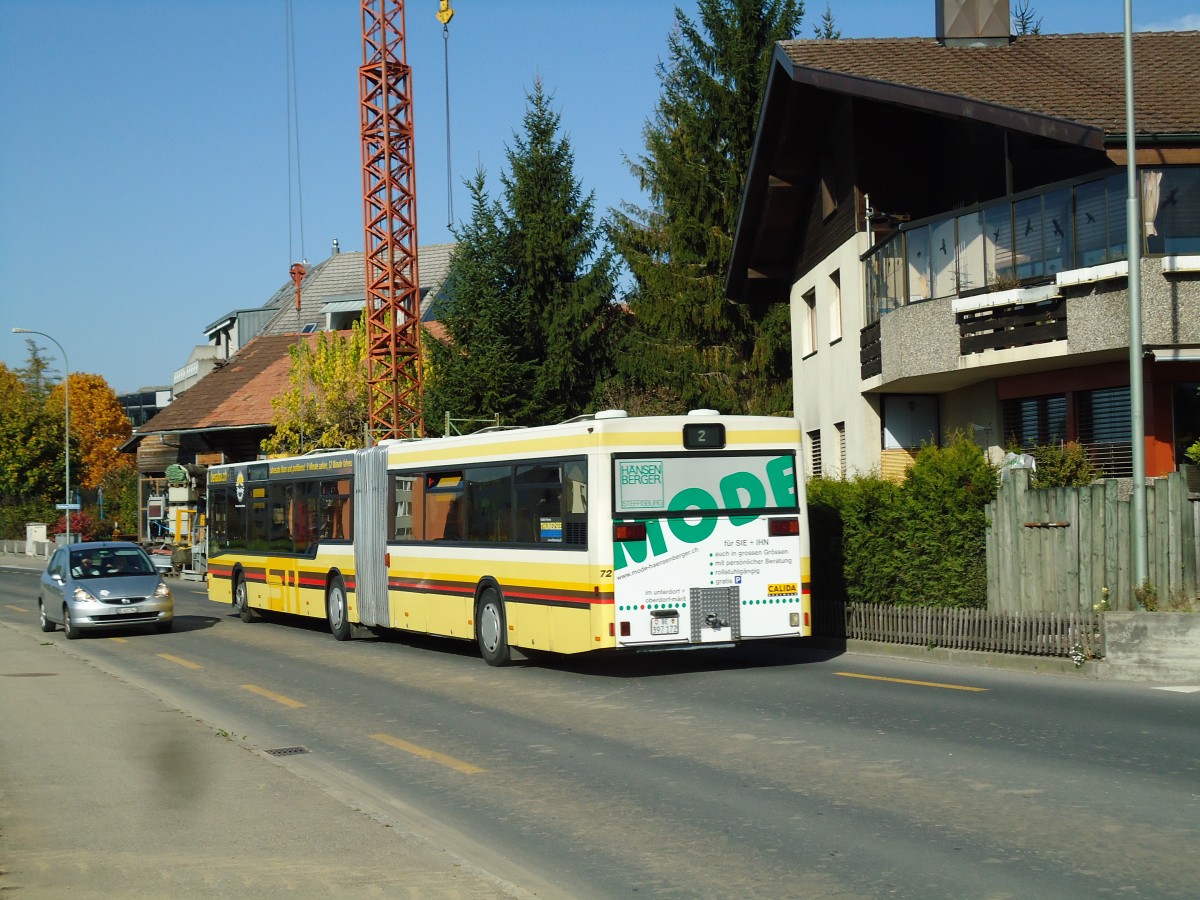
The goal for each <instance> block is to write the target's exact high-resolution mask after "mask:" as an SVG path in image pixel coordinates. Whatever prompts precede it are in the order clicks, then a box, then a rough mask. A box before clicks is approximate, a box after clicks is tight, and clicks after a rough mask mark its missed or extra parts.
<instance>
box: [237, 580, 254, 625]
mask: <svg viewBox="0 0 1200 900" xmlns="http://www.w3.org/2000/svg"><path fill="white" fill-rule="evenodd" d="M234 579H235V580H234V582H233V605H234V606H236V607H237V611H238V616H239V617H240V618H241V620H242V621H243V622H253V621H254V620H255V619H257V618H258V615H257V614H256V613H255V612H254V610H253V609H251V608H250V592H249V591H247V590H246V579H245V578H243V577H242V576H241V575H235V576H234Z"/></svg>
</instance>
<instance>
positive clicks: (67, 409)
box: [13, 328, 71, 544]
mask: <svg viewBox="0 0 1200 900" xmlns="http://www.w3.org/2000/svg"><path fill="white" fill-rule="evenodd" d="M13 334H40V335H41V336H42V337H44V338H46V340H48V341H53V342H54V346H56V347H57V348H58V352H59V353H61V354H62V357H63V370H64V371H63V429H64V433H63V459H64V469H65V471H66V475H65V477H64V478H63V482H64V490H65V493H66V497H64V498H63V499H64V503H65V509H63V519H65V520H66V523H67V532H66V533H67V543H68V544H70V543H71V364H70V363H69V362H67V351H66V350H64V349H63V345H62V344H60V343H59V342H58V341H56V340H54V338H52V337H50V335H48V334H46V332H44V331H31V330H30V329H28V328H14V329H13Z"/></svg>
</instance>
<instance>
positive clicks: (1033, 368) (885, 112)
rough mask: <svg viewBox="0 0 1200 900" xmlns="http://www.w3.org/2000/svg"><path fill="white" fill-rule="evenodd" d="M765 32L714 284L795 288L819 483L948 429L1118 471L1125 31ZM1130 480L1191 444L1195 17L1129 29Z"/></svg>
mask: <svg viewBox="0 0 1200 900" xmlns="http://www.w3.org/2000/svg"><path fill="white" fill-rule="evenodd" d="M935 18H936V21H937V30H938V35H937V38H936V40H934V39H925V38H912V39H865V40H832V41H830V40H800V41H786V42H780V43H779V44H778V45H777V47H776V51H775V56H774V60H773V62H772V65H771V71H770V76H769V81H768V85H767V91H766V96H765V100H764V105H763V110H762V115H761V118H760V124H759V131H758V134H757V137H756V141H755V147H754V152H753V157H752V161H751V168H750V171H749V173H748V177H747V185H746V189H745V193H744V196H743V200H742V209H741V214H740V219H739V222H738V227H737V232H736V235H735V239H734V247H733V253H732V260H731V265H730V268H729V272H728V275H727V280H726V293H727V295H728V296H729V297H730V298H731V299H734V300H737V301H740V302H744V303H750V304H764V303H770V302H781V301H784V300H786V301H788V302H789V304H790V309H791V321H792V353H793V358H794V403H795V412H796V415H797V416H798V417H799V418H800V420H801V421H802V422H803V423H804V428H805V431H806V437H805V458H806V467H807V468H808V469H809V471H810V472H811V473H813V474H817V473H834V474H836V473H841V474H847V473H849V474H853V473H855V472H868V471H882V472H883V473H884V474H889V475H898V474H900V473H902V472H903V471H904V470H905V469H906V468H907V466H908V465H909V464H911V460H912V458H913V456H914V455H915V452H916V450H917V449H919V448H920V446H921V445H922V444H923V443H931V442H932V443H938V442H940V441H943V440H944V439H945V436H946V434H947V433H948V432H949V431H952V430H962V431H964V432H965V433H967V434H968V435H972V436H973V437H974V438H975V440H976V441H977V442H978V443H980V444H981V445H982V446H985V447H988V448H989V450H990V453H991V455H992V456H993V458H998V457H999V456H1000V455H1001V454H1002V453H1003V451H1004V449H1005V448H1006V447H1008V446H1013V445H1020V446H1022V447H1029V446H1032V445H1033V444H1047V443H1051V442H1058V441H1063V440H1066V441H1078V442H1079V443H1081V444H1082V445H1083V446H1085V447H1086V448H1087V449H1088V451H1089V452H1090V453H1091V455H1092V456H1093V458H1094V460H1095V462H1096V463H1097V464H1098V465H1099V466H1100V467H1101V468H1102V469H1103V470H1104V471H1105V473H1106V474H1107V475H1109V476H1114V477H1116V476H1129V475H1131V474H1132V443H1131V435H1132V428H1131V426H1130V396H1129V385H1130V378H1129V324H1128V323H1129V313H1128V305H1129V297H1128V281H1129V278H1128V275H1129V262H1128V252H1127V251H1128V247H1127V229H1126V206H1127V203H1126V198H1127V196H1128V182H1127V169H1126V161H1127V151H1126V146H1127V145H1126V138H1125V132H1126V126H1125V89H1124V57H1123V37H1122V35H1120V34H1045V35H1027V36H1019V37H1012V36H1010V35H1009V34H1008V30H1009V24H1008V23H1009V19H1008V4H1007V3H1006V2H1002V0H1001V2H996V0H990V2H989V0H939V4H938V7H937V15H936V17H935ZM1133 56H1134V73H1135V84H1134V97H1135V101H1136V132H1137V134H1136V152H1137V164H1138V167H1139V168H1138V182H1137V183H1138V189H1139V191H1140V205H1141V215H1140V218H1141V219H1142V221H1141V222H1140V223H1139V227H1138V228H1137V233H1138V235H1139V239H1140V240H1141V242H1142V253H1143V256H1142V260H1141V265H1140V275H1141V302H1142V339H1143V346H1144V354H1143V359H1142V367H1143V380H1144V388H1145V389H1144V410H1145V450H1146V455H1145V458H1146V470H1147V471H1146V474H1147V475H1149V476H1157V475H1162V474H1165V473H1167V472H1169V471H1172V470H1173V469H1174V468H1175V466H1176V464H1177V463H1179V462H1180V461H1181V459H1182V453H1183V450H1184V449H1185V448H1186V447H1187V446H1189V445H1190V444H1191V443H1192V442H1193V441H1195V440H1196V438H1197V437H1198V436H1200V401H1198V399H1197V389H1198V388H1200V32H1153V33H1152V32H1144V33H1138V34H1135V35H1134V36H1133Z"/></svg>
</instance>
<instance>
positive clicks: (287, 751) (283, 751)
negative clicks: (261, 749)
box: [265, 747, 308, 756]
mask: <svg viewBox="0 0 1200 900" xmlns="http://www.w3.org/2000/svg"><path fill="white" fill-rule="evenodd" d="M265 752H266V753H267V754H268V755H270V756H295V755H296V754H297V753H307V752H308V748H307V747H276V748H275V749H274V750H267V751H265Z"/></svg>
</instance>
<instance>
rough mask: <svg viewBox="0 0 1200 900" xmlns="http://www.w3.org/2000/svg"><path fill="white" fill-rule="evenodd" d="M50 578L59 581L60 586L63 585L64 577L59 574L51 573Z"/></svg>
mask: <svg viewBox="0 0 1200 900" xmlns="http://www.w3.org/2000/svg"><path fill="white" fill-rule="evenodd" d="M50 577H51V578H53V579H54V580H55V581H57V582H58V583H59V584H62V580H63V577H62V576H61V575H59V574H58V573H57V572H51V573H50Z"/></svg>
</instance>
